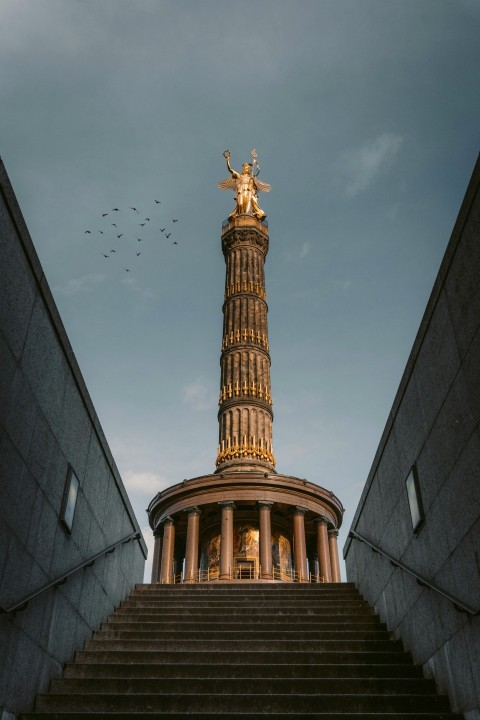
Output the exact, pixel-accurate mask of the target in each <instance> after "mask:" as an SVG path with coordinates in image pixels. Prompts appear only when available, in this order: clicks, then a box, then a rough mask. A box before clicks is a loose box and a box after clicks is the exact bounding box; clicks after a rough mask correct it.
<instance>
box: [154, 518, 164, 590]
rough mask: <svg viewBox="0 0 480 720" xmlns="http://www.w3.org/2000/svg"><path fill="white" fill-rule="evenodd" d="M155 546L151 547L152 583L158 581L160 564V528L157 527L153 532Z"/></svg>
mask: <svg viewBox="0 0 480 720" xmlns="http://www.w3.org/2000/svg"><path fill="white" fill-rule="evenodd" d="M153 537H154V538H155V544H154V546H153V562H152V583H157V582H159V581H160V566H161V562H162V528H161V527H157V528H155V530H154V531H153Z"/></svg>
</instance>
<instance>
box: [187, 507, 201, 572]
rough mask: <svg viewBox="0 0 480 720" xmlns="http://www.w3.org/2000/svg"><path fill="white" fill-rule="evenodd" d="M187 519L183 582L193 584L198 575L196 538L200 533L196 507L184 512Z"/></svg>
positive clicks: (198, 515)
mask: <svg viewBox="0 0 480 720" xmlns="http://www.w3.org/2000/svg"><path fill="white" fill-rule="evenodd" d="M185 512H186V513H188V518H187V543H186V548H185V582H186V583H194V582H196V579H197V573H198V537H199V532H200V514H201V512H202V511H201V510H200V508H198V507H191V508H188V510H185Z"/></svg>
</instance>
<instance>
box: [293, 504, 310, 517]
mask: <svg viewBox="0 0 480 720" xmlns="http://www.w3.org/2000/svg"><path fill="white" fill-rule="evenodd" d="M307 512H308V510H307V508H304V507H300V506H299V505H295V507H294V508H293V509H292V510H291V513H292V515H301V516H302V517H303V516H304V515H305V513H307Z"/></svg>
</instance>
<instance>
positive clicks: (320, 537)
mask: <svg viewBox="0 0 480 720" xmlns="http://www.w3.org/2000/svg"><path fill="white" fill-rule="evenodd" d="M314 522H315V525H316V526H317V553H318V565H319V570H320V576H321V577H322V578H323V582H326V583H331V582H332V570H331V564H330V548H329V546H328V523H329V522H330V521H329V519H328V518H327V517H325V516H324V515H319V516H318V517H317V518H315V521H314Z"/></svg>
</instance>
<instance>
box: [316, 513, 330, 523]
mask: <svg viewBox="0 0 480 720" xmlns="http://www.w3.org/2000/svg"><path fill="white" fill-rule="evenodd" d="M313 522H314V523H315V524H316V525H319V524H320V523H325V525H331V524H332V521H331V520H330V518H328V517H327V516H326V515H317V517H316V518H313Z"/></svg>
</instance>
